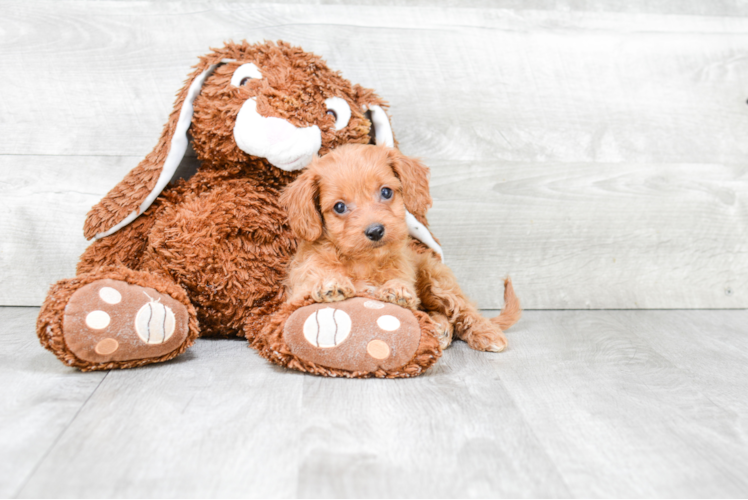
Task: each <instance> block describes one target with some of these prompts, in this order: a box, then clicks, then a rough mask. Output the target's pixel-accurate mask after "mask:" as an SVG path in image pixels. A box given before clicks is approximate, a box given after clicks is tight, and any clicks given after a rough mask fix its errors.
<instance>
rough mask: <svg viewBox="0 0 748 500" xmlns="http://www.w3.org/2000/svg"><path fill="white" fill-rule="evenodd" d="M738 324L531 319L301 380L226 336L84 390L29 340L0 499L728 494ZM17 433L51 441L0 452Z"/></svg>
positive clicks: (741, 374) (722, 315)
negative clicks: (383, 367) (41, 448)
mask: <svg viewBox="0 0 748 500" xmlns="http://www.w3.org/2000/svg"><path fill="white" fill-rule="evenodd" d="M35 313H36V308H26V309H18V308H0V325H2V326H0V334H2V338H3V340H4V341H5V342H4V343H3V345H5V346H6V347H5V348H4V349H5V351H4V352H11V349H12V348H11V347H10V346H17V345H19V344H23V343H27V342H29V340H31V339H33V319H34V317H35ZM492 313H493V311H484V314H486V315H490V314H492ZM746 324H748V311H530V312H527V313H526V315H525V317H524V318H523V320H522V321H521V322H520V323H519V324H518V325H516V327H514V328H513V329H512V330H510V331H509V332H508V337H509V342H510V348H509V350H508V351H506V352H505V353H501V354H486V353H479V352H476V351H472V350H470V349H469V348H467V347H466V345H465V344H464V343H462V342H457V343H456V344H455V345H454V346H452V347H451V348H449V349H448V350H447V351H446V352H445V355H444V357H443V358H442V359H441V360H440V361H439V363H438V364H437V365H436V366H435V367H434V369H432V370H431V371H430V372H428V373H427V374H426V375H424V376H422V377H419V378H416V379H413V380H396V381H392V380H336V379H327V378H319V377H313V376H306V375H301V374H298V373H293V372H289V371H285V370H283V369H278V368H277V367H274V366H272V365H269V364H268V363H267V362H265V361H264V360H261V359H260V358H259V357H258V356H257V355H256V353H254V352H253V351H251V350H250V349H247V347H246V344H245V343H244V342H241V341H231V340H198V342H197V344H196V345H195V346H194V347H193V348H191V349H190V350H189V351H188V352H187V353H186V354H185V355H183V356H182V357H180V358H177V359H176V360H174V361H172V362H169V363H166V364H164V365H160V366H152V367H148V368H140V369H137V370H123V371H113V372H109V373H108V374H107V375H106V378H103V381H102V377H103V374H95V373H94V374H79V373H75V372H73V371H71V370H68V369H67V368H65V367H62V365H61V364H59V363H58V362H57V361H56V360H55V359H54V358H53V357H52V355H51V354H50V353H47V352H44V351H43V350H42V349H41V347H39V346H38V345H36V344H35V343H34V342H31V343H29V344H28V348H27V349H23V350H21V351H17V350H13V352H14V353H15V357H16V359H17V361H16V364H17V365H22V366H26V367H27V370H26V372H24V373H23V376H19V374H18V373H16V372H15V371H13V370H2V371H0V391H2V396H3V401H12V402H13V404H14V405H15V407H16V408H18V410H17V411H15V412H14V413H13V416H14V418H8V419H6V418H5V415H4V416H3V420H2V423H3V424H4V425H3V427H2V431H0V432H2V434H0V445H1V446H0V450H1V451H0V461H1V462H0V463H2V464H3V467H4V468H3V477H4V478H12V477H19V478H20V477H22V478H24V480H23V481H20V480H17V481H15V482H6V483H4V485H3V488H4V489H3V494H4V496H12V497H50V496H52V497H73V496H74V497H86V498H88V497H123V496H126V497H144V496H147V497H154V496H159V497H168V498H171V497H237V496H241V497H257V496H266V497H267V496H269V497H306V498H317V497H356V498H361V497H404V498H411V497H434V496H436V497H506V496H510V497H554V498H556V497H635V498H639V497H694V496H695V497H710V498H713V497H744V496H745V495H746V493H748V479H747V478H748V434H746V428H747V427H746V424H748V422H746V415H748V402H746V399H745V394H746V391H748V363H747V361H748V354H746V352H748V337H747V336H746V335H745V331H746V329H745V325H746ZM50 363H52V364H51V365H50ZM55 363H58V364H57V366H59V369H58V370H57V373H56V374H53V372H54V371H55V370H54V364H55ZM3 366H7V365H3ZM45 366H46V367H47V368H44V367H45ZM16 370H17V368H16ZM30 372H38V375H37V376H36V377H29V376H28V374H29V373H30ZM50 380H53V382H54V388H55V390H54V392H53V393H49V392H47V393H43V392H40V391H38V389H37V386H38V384H39V383H40V381H41V382H44V383H45V384H47V385H48V386H49V387H51V386H52V384H50V382H49V381H50ZM86 380H88V381H89V385H88V386H87V389H86V391H84V392H85V393H86V395H87V396H89V395H90V397H88V400H87V401H85V402H84V400H85V398H82V399H80V398H79V400H78V401H77V403H76V405H73V404H72V402H73V399H74V398H73V396H74V395H75V394H78V393H80V392H81V391H80V389H81V382H82V381H86ZM9 381H10V382H12V383H11V384H9V383H8V382H9ZM99 382H101V383H100V385H99ZM9 385H12V386H14V388H12V389H11V388H9ZM97 385H98V388H96V386H97ZM94 388H95V392H93V394H92V395H91V392H92V391H93V389H94ZM29 394H34V396H29ZM9 396H11V397H9ZM15 398H19V400H18V401H16V399H15ZM68 406H71V407H72V406H78V407H79V408H78V410H75V408H71V409H68V410H65V411H68V412H69V411H71V410H75V411H77V414H75V415H74V417H71V416H70V415H68V416H67V417H66V419H64V421H65V425H63V426H62V427H64V431H62V433H61V435H60V431H61V428H60V429H58V430H57V431H56V432H57V434H58V436H59V437H58V438H57V439H56V441H55V442H54V443H53V444H51V443H48V442H45V441H44V439H43V437H44V436H45V435H46V433H49V432H50V421H52V422H57V420H55V419H53V418H52V416H55V418H58V417H59V416H60V415H61V413H64V412H63V410H64V409H65V408H67V407H68ZM42 407H43V408H44V412H43V413H42V412H41V411H39V410H41V408H42ZM33 409H36V410H37V411H38V413H36V415H37V418H30V415H31V413H29V412H30V411H32V410H33ZM75 411H73V413H75ZM22 415H23V416H25V417H26V418H22V417H21V416H22ZM41 415H45V416H46V418H39V416H41ZM8 425H10V426H11V427H10V428H8V427H7V426H8ZM16 436H24V441H23V442H24V443H27V444H30V446H29V449H32V448H33V447H34V446H35V445H37V444H38V443H41V442H44V444H45V446H46V447H50V446H51V449H48V452H47V453H46V454H37V455H34V454H31V453H29V450H28V449H24V448H22V447H14V446H7V443H9V442H13V440H14V439H16Z"/></svg>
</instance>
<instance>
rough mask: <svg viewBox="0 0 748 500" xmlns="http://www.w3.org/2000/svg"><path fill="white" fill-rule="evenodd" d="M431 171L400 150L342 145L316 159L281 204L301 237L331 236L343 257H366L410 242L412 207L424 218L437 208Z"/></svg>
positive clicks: (310, 238) (297, 234)
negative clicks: (433, 203) (407, 217)
mask: <svg viewBox="0 0 748 500" xmlns="http://www.w3.org/2000/svg"><path fill="white" fill-rule="evenodd" d="M428 173H429V171H428V168H426V167H425V166H424V165H423V164H422V163H421V162H419V161H418V160H415V159H413V158H408V157H406V156H403V155H402V154H401V153H400V152H399V151H398V150H396V149H391V148H386V147H382V146H369V145H347V146H342V147H340V148H338V149H336V150H334V151H332V152H330V153H329V154H327V155H326V156H324V157H322V158H317V159H315V160H314V161H313V162H312V164H311V165H310V166H309V167H308V169H307V170H306V171H305V172H304V173H303V174H302V175H301V176H299V178H298V179H296V180H295V181H294V182H293V183H292V184H290V185H289V186H288V187H287V188H286V189H285V190H284V192H283V195H282V196H281V203H282V204H283V205H284V206H285V207H286V208H287V209H288V218H289V222H290V225H291V229H292V230H293V231H294V233H295V234H296V236H297V237H299V238H301V239H304V240H307V241H316V240H318V239H320V238H327V239H328V240H329V241H330V242H331V243H332V244H333V245H335V247H336V248H337V249H338V251H339V252H340V253H341V254H343V255H346V256H349V257H355V256H357V255H359V256H360V255H366V254H367V253H369V252H371V251H372V249H377V248H385V249H386V248H388V247H393V246H399V245H402V244H403V243H404V242H405V241H406V239H407V236H408V226H407V223H406V220H405V215H406V209H407V210H409V211H411V212H412V213H417V214H423V213H425V212H426V210H427V209H428V207H429V206H430V205H431V197H430V196H429V191H428Z"/></svg>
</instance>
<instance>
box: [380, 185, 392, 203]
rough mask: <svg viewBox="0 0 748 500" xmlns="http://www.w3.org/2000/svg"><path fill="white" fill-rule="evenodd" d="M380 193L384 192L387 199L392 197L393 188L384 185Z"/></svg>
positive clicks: (383, 195) (383, 194)
mask: <svg viewBox="0 0 748 500" xmlns="http://www.w3.org/2000/svg"><path fill="white" fill-rule="evenodd" d="M380 193H381V194H382V198H384V199H385V200H389V199H390V198H392V190H391V189H390V188H388V187H383V188H382V190H381V191H380Z"/></svg>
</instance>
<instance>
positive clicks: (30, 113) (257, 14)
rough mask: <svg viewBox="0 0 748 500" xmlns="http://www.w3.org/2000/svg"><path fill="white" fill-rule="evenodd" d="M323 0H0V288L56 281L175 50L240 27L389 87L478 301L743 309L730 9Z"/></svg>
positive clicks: (14, 295)
mask: <svg viewBox="0 0 748 500" xmlns="http://www.w3.org/2000/svg"><path fill="white" fill-rule="evenodd" d="M340 3H341V2H327V3H325V4H323V5H313V4H312V2H307V3H306V4H305V5H299V4H291V3H276V4H251V3H250V4H248V3H238V2H230V1H225V2H221V1H203V2H194V1H172V2H163V3H148V2H140V1H137V2H136V1H130V0H122V1H116V2H112V1H108V2H85V1H71V0H55V1H34V2H29V1H27V0H20V1H2V2H0V68H2V69H0V72H1V74H2V78H0V210H1V212H0V305H38V304H40V303H41V301H42V299H43V297H44V295H45V293H46V290H47V288H48V287H49V285H50V284H51V283H52V282H54V281H55V280H57V279H60V278H64V277H68V276H71V275H73V274H74V269H75V263H76V261H77V258H78V256H79V255H80V253H81V252H82V251H83V249H84V248H85V247H86V245H87V242H86V241H85V240H84V239H83V236H82V225H83V220H84V217H85V214H86V212H87V211H88V209H89V208H90V207H91V206H92V205H93V204H95V203H96V202H97V201H98V200H99V199H100V198H101V196H103V195H104V194H105V193H106V192H107V191H108V190H109V189H110V188H111V187H112V186H114V185H115V184H116V183H117V182H118V181H119V180H120V179H121V178H122V177H123V176H124V175H125V173H126V172H127V171H128V170H129V169H131V168H132V167H134V166H135V165H136V164H137V163H138V162H139V161H140V159H141V158H142V157H143V156H144V155H145V154H146V153H147V152H148V151H149V150H150V148H151V147H153V145H154V144H155V143H156V140H157V138H158V135H159V133H160V130H161V127H162V125H163V123H164V122H165V120H166V117H167V115H168V113H169V111H170V110H171V106H172V102H173V96H174V94H175V92H176V91H177V90H178V89H179V88H180V87H181V85H182V81H183V80H184V78H185V77H186V75H187V73H188V72H189V71H190V66H191V65H193V64H194V63H195V62H196V60H197V57H198V56H199V55H201V54H203V53H205V52H207V48H208V47H211V46H218V45H220V44H222V42H223V41H224V40H228V39H233V40H241V39H243V38H246V39H248V40H250V41H261V40H263V39H270V40H277V39H283V40H287V41H289V42H292V43H294V44H298V45H301V46H302V47H304V48H305V49H307V50H310V51H313V52H316V53H318V54H320V55H322V56H323V57H325V58H326V59H327V60H328V62H329V63H330V65H331V66H332V67H334V68H336V69H339V70H341V71H342V72H343V74H344V76H346V77H347V78H349V79H350V80H352V81H353V82H357V83H361V84H362V85H365V86H368V87H372V88H374V89H376V90H377V91H378V92H379V93H380V95H382V96H383V97H385V98H386V99H388V100H389V101H390V102H391V104H392V108H391V111H392V114H393V122H394V123H393V125H394V129H395V133H396V134H397V136H398V139H399V140H400V142H401V147H402V149H403V151H404V152H405V153H407V154H411V155H416V156H420V157H422V158H424V159H425V160H426V162H427V163H428V164H429V165H430V166H431V168H432V170H433V176H432V194H433V196H434V199H435V204H434V208H433V209H432V211H431V213H430V220H431V223H432V228H433V230H434V232H435V234H436V235H437V236H438V237H439V238H440V239H441V240H442V242H443V244H444V247H445V251H446V255H447V261H448V263H449V264H450V265H451V266H452V267H453V269H454V270H455V272H456V274H457V275H458V278H459V279H460V281H461V283H462V284H463V286H464V288H465V289H466V290H467V291H468V292H469V293H470V294H471V295H472V296H473V297H474V298H475V299H476V300H477V301H478V303H479V305H480V306H481V307H484V308H494V307H498V306H500V304H501V300H500V279H501V278H502V277H503V276H504V275H506V274H510V275H511V276H512V277H513V278H514V281H515V285H516V288H517V291H518V293H519V294H520V296H521V298H522V300H523V303H524V305H525V306H526V307H527V308H554V309H555V308H740V307H743V308H744V307H748V287H747V283H748V241H747V240H748V238H746V236H747V233H748V231H747V226H748V105H747V104H746V99H748V18H747V17H746V16H748V7H746V6H745V5H742V4H733V3H731V2H728V1H725V2H696V1H683V2H680V1H676V0H670V1H666V0H661V1H659V2H644V1H635V2H620V3H614V2H608V3H607V4H603V3H599V2H593V1H579V2H572V1H561V0H559V1H550V0H549V1H540V0H537V1H533V2H519V1H508V0H507V1H497V2H490V1H488V0H485V1H480V0H474V1H469V2H457V1H453V2H452V1H448V0H443V1H441V2H429V1H425V0H423V1H415V2H412V3H410V4H408V3H407V2H404V1H391V2H388V1H381V2H374V1H372V2H369V3H370V4H372V3H373V4H375V5H343V4H340ZM359 3H362V2H359ZM458 5H459V6H458Z"/></svg>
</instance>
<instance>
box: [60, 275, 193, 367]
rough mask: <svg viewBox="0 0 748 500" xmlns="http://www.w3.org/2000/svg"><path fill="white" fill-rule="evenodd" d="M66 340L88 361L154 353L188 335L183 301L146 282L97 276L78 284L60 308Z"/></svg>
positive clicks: (176, 344)
mask: <svg viewBox="0 0 748 500" xmlns="http://www.w3.org/2000/svg"><path fill="white" fill-rule="evenodd" d="M63 330H64V337H65V343H66V344H67V346H68V348H69V349H70V350H71V351H73V353H75V354H76V355H77V356H78V357H80V358H81V359H84V360H86V361H91V362H96V363H100V362H107V361H128V360H132V359H143V358H150V357H157V356H162V355H164V354H167V353H169V352H171V351H173V350H174V349H176V348H178V347H179V346H180V345H181V344H182V342H184V340H185V339H186V337H187V334H188V314H187V310H186V308H185V307H184V305H183V304H181V303H180V302H178V301H176V300H174V299H172V298H171V297H169V296H168V295H165V294H162V293H159V292H157V291H156V290H154V289H152V288H148V287H141V286H138V285H132V284H129V283H126V282H124V281H118V280H112V279H102V280H98V281H94V282H93V283H89V284H88V285H85V286H83V287H81V288H80V289H78V290H77V291H76V292H75V293H74V294H73V296H72V297H71V298H70V301H69V302H68V304H67V306H66V307H65V316H64V320H63Z"/></svg>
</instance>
